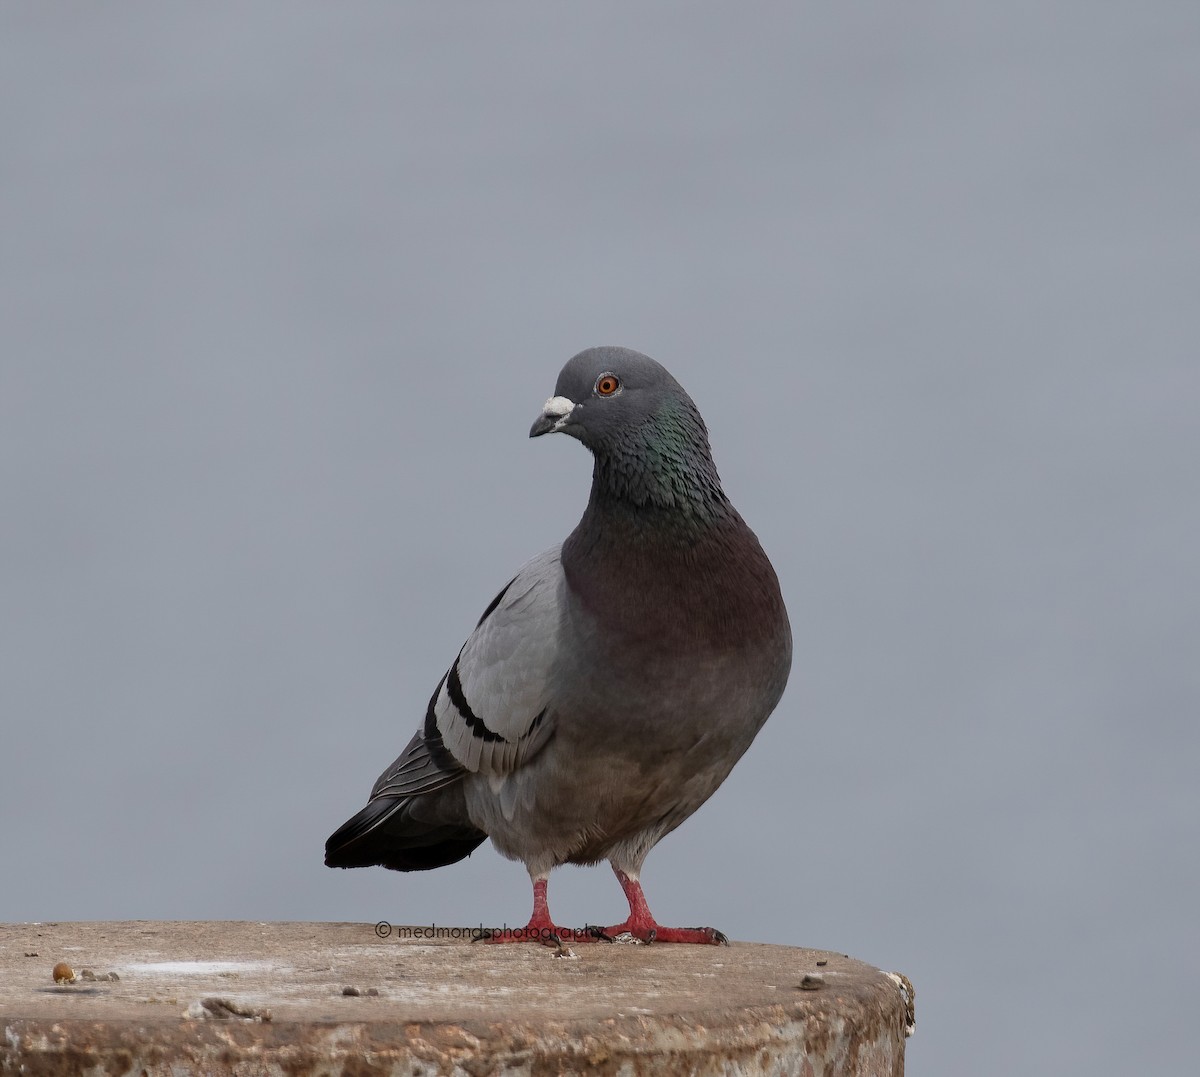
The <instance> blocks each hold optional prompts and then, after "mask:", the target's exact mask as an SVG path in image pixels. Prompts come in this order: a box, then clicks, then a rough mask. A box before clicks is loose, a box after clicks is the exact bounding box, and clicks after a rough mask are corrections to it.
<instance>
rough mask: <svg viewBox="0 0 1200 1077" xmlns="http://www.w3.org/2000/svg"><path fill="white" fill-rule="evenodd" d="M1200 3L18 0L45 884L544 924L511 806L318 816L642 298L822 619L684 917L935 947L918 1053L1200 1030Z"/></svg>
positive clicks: (866, 948) (22, 605)
mask: <svg viewBox="0 0 1200 1077" xmlns="http://www.w3.org/2000/svg"><path fill="white" fill-rule="evenodd" d="M1198 56H1200V6H1198V5H1197V4H1195V3H1194V2H1192V0H1188V2H1181V3H1167V2H1156V0H1149V2H1143V3H1138V4H1132V3H1129V4H1113V3H1095V2H1083V0H1079V2H1045V0H1041V2H1037V3H1032V2H1015V3H1008V4H1003V5H1001V4H993V5H982V4H974V5H971V4H950V3H913V4H906V5H895V4H887V3H863V4H854V5H848V4H838V5H833V4H830V5H814V4H760V5H718V4H696V3H687V4H684V3H656V4H650V5H647V4H640V3H639V4H620V3H616V4H604V5H599V4H593V5H588V6H584V5H563V4H550V3H545V4H531V3H506V4H502V5H501V4H497V5H474V6H471V7H464V6H458V5H455V6H453V8H451V7H449V6H446V5H429V4H423V5H416V4H383V3H376V4H363V3H360V4H354V5H347V4H338V5H332V4H315V3H310V4H303V3H288V4H281V3H261V4H256V5H241V4H218V3H210V4H205V5H200V6H196V5H181V4H155V5H134V4H125V5H116V6H114V5H103V6H96V5H82V4H62V5H43V4H15V3H14V4H5V5H3V6H2V7H0V146H2V147H3V148H2V151H0V349H2V351H0V495H2V497H3V514H2V516H0V721H2V723H3V726H2V739H0V756H2V759H3V779H2V781H0V821H2V832H0V834H2V836H0V863H2V864H3V868H2V869H0V870H2V873H3V875H2V882H0V919H4V920H35V919H39V920H46V919H64V920H65V919H109V918H114V919H126V918H167V919H171V918H233V919H306V918H311V919H331V920H363V921H368V922H371V921H375V920H379V919H388V920H391V921H393V922H397V923H400V922H407V923H430V922H434V921H436V922H438V923H460V924H478V923H480V922H482V923H485V924H496V923H503V922H508V923H518V922H524V919H525V918H526V917H527V915H528V912H529V894H528V881H527V879H526V876H525V873H524V871H523V870H522V868H521V867H520V865H518V864H512V863H509V862H507V861H504V860H502V859H501V858H500V857H499V856H498V855H497V854H496V853H495V852H494V851H492V850H491V849H490V847H485V848H484V849H482V850H480V852H479V853H477V854H476V855H475V856H473V857H472V858H471V859H470V860H469V861H467V862H466V863H464V864H461V865H458V866H455V867H452V868H447V869H444V870H441V871H437V872H433V873H427V874H422V875H410V876H402V875H398V874H394V873H390V872H385V871H383V870H369V871H354V872H337V873H335V872H332V871H329V870H327V869H325V868H324V867H323V866H322V863H321V857H322V846H323V842H324V840H325V838H326V836H327V835H328V834H329V833H330V832H331V831H332V830H333V829H334V828H335V827H336V826H337V825H339V824H340V823H341V822H342V821H343V820H344V819H345V818H347V817H348V816H349V815H350V814H351V813H353V812H354V811H356V810H357V809H358V808H359V807H360V806H361V805H362V803H363V802H364V800H365V797H366V795H367V793H368V791H369V789H370V786H371V783H372V782H373V781H374V779H375V777H376V775H377V774H378V772H379V771H380V770H381V769H382V768H383V767H384V766H385V765H386V764H387V763H388V762H390V761H391V759H392V758H393V756H394V755H395V754H396V753H397V752H398V751H399V749H400V748H401V747H402V746H403V745H404V743H405V742H406V741H407V739H408V737H409V735H410V734H411V732H412V730H413V729H414V728H415V727H416V723H417V722H418V721H419V720H420V718H421V716H422V714H423V710H424V706H425V703H426V701H427V699H428V697H429V694H430V692H431V691H432V690H433V687H434V686H435V685H436V683H437V681H438V679H439V677H440V676H441V674H442V672H443V671H444V669H445V667H446V665H447V664H448V663H449V662H450V660H451V659H452V658H453V656H454V654H455V653H456V651H457V648H458V647H459V645H460V644H461V642H462V639H463V638H464V636H465V635H466V633H467V632H468V631H469V629H470V628H471V627H472V626H473V624H474V622H475V619H476V618H477V617H478V616H479V614H480V612H481V611H482V610H483V608H484V606H485V605H486V604H487V602H488V601H489V600H490V599H491V598H492V596H493V595H494V594H495V592H496V590H497V589H498V588H499V587H500V586H501V585H502V584H503V583H504V582H505V581H506V580H507V579H508V578H509V576H510V575H511V574H512V572H513V571H514V570H515V569H516V568H517V566H519V565H520V564H521V563H522V562H523V561H524V560H525V559H526V558H528V557H530V556H532V555H533V554H535V553H537V552H538V551H540V550H541V549H543V548H545V547H546V546H549V545H550V544H552V543H554V542H556V541H558V540H560V539H561V538H562V537H564V536H565V535H566V533H567V532H568V531H569V529H570V528H571V527H572V526H573V524H574V522H575V520H576V519H577V517H578V514H579V512H580V510H581V509H582V507H583V504H584V502H585V500H586V496H587V488H588V479H589V475H590V462H589V460H588V458H587V455H586V453H585V452H584V451H583V450H582V449H581V447H580V446H579V445H577V444H575V443H573V442H570V441H568V440H566V439H549V440H541V441H537V442H530V441H529V440H528V439H527V437H526V434H527V431H528V428H529V424H530V423H531V422H532V420H533V418H534V416H535V414H536V413H537V411H538V409H539V408H540V406H541V404H542V402H543V400H544V399H545V398H546V397H547V396H548V395H550V393H551V391H552V389H553V386H554V381H555V378H556V376H557V373H558V369H559V367H560V366H561V364H562V363H563V362H564V361H565V360H566V359H567V358H568V357H569V356H571V355H572V354H574V353H575V352H576V351H578V350H580V349H581V348H584V347H586V346H589V345H593V344H600V343H618V344H625V345H628V346H630V347H635V348H638V349H640V350H642V351H646V352H648V353H649V354H651V355H653V356H655V357H656V358H657V359H659V360H660V361H662V362H663V363H664V364H666V365H667V366H668V367H669V368H670V369H671V370H672V371H673V372H674V373H675V374H676V376H677V377H678V378H679V379H680V380H681V381H682V382H683V384H684V385H685V386H687V387H688V388H689V390H690V391H691V393H692V395H693V396H694V397H695V399H696V401H697V402H698V403H699V405H700V407H701V410H702V411H703V413H704V415H705V417H706V419H707V420H708V424H709V427H710V430H711V434H712V440H713V444H714V450H715V453H716V456H717V462H718V465H719V466H720V468H721V471H722V475H723V477H724V479H725V484H726V487H727V488H728V490H729V491H730V493H731V495H732V496H733V498H734V500H735V502H736V504H737V505H738V506H739V508H740V509H741V510H742V513H743V515H744V516H745V517H746V518H747V519H748V520H749V521H750V523H751V525H752V526H753V527H754V528H755V529H756V530H757V532H758V534H759V536H760V538H761V539H762V541H763V543H764V545H765V546H766V548H767V550H768V551H769V553H770V554H771V555H772V558H773V560H774V562H775V565H776V567H777V569H778V571H779V574H780V577H781V579H782V581H783V585H784V589H785V593H786V596H787V600H788V604H789V609H790V612H791V617H792V622H793V626H794V630H795V635H796V642H797V648H796V663H795V669H794V672H793V678H792V682H791V685H790V687H789V689H788V692H787V695H786V696H785V697H784V700H783V703H782V704H781V706H780V708H779V710H778V711H777V712H776V714H775V716H774V717H773V718H772V720H771V721H770V722H769V723H768V725H767V727H766V728H765V730H764V731H763V733H762V734H761V736H760V737H759V739H758V741H757V742H756V744H755V746H754V747H753V748H752V749H751V751H750V753H749V754H748V755H747V757H746V758H745V759H744V761H743V762H742V763H741V765H740V766H739V767H738V769H737V770H736V771H735V772H734V774H733V776H732V777H731V778H730V780H729V781H728V782H727V783H726V785H725V787H724V788H723V789H722V790H721V791H720V792H719V793H718V794H717V795H716V796H715V797H714V799H713V800H712V802H711V803H710V804H709V805H707V806H706V807H705V808H704V809H703V810H702V811H701V812H700V813H699V814H698V815H697V816H695V817H694V818H693V819H692V820H690V821H689V822H688V823H687V824H686V825H685V826H684V827H683V828H681V829H680V830H679V831H677V832H676V833H675V834H674V835H672V836H671V837H670V838H668V839H667V840H666V841H665V842H664V843H663V844H662V845H661V846H659V848H658V850H657V851H656V852H655V854H654V855H652V856H651V858H650V861H649V863H648V865H647V870H646V874H645V882H646V886H647V892H648V895H649V897H650V901H651V904H652V906H653V908H654V909H655V911H656V913H657V914H658V916H659V917H660V919H662V920H663V921H664V922H675V923H681V924H693V923H711V924H714V925H716V926H718V927H720V928H722V929H723V930H725V931H726V932H728V933H729V934H730V935H731V936H733V937H735V938H743V939H759V940H769V941H778V942H782V943H793V944H803V945H811V946H819V947H828V948H831V949H836V950H845V951H847V952H850V953H853V954H855V955H856V956H859V957H861V958H864V959H865V960H868V961H870V962H872V963H874V964H877V965H880V966H881V967H883V968H886V969H899V970H901V971H903V972H905V973H907V974H908V975H909V976H911V977H912V979H913V980H914V981H915V983H916V985H917V990H918V1004H919V1005H918V1025H919V1027H918V1031H917V1035H916V1037H915V1038H914V1039H913V1040H911V1041H910V1043H909V1065H910V1067H911V1072H913V1073H921V1074H933V1075H949V1074H958V1073H963V1072H968V1071H970V1072H972V1073H975V1074H981V1075H985V1077H986V1075H991V1074H997V1075H998V1074H1002V1073H1011V1072H1017V1071H1019V1072H1035V1071H1038V1070H1041V1071H1044V1072H1054V1073H1058V1072H1090V1073H1101V1072H1105V1073H1114V1074H1116V1073H1133V1072H1143V1073H1149V1072H1167V1071H1172V1070H1173V1071H1176V1072H1182V1071H1183V1070H1185V1069H1186V1068H1187V1066H1188V1065H1189V1064H1190V1063H1194V1050H1193V1048H1192V1045H1191V1041H1192V1039H1193V1038H1194V1036H1193V1034H1192V1031H1191V1030H1192V1027H1193V1026H1194V1022H1195V1016H1194V1010H1195V1000H1196V993H1195V983H1196V980H1195V976H1196V964H1197V959H1198V958H1200V929H1198V927H1197V916H1196V909H1197V908H1200V865H1198V856H1197V849H1198V848H1200V824H1198V820H1200V782H1198V781H1197V770H1198V762H1200V724H1198V717H1200V660H1198V659H1200V606H1198V603H1197V595H1198V585H1200V578H1198V577H1200V552H1198V551H1200V499H1198V496H1197V495H1198V489H1200V481H1198V480H1200V474H1198V471H1200V465H1198V461H1200V417H1198V416H1200V354H1198V350H1197V338H1198V335H1200V333H1198V331H1200V197H1198V195H1197V192H1200V134H1198V132H1200V62H1198V61H1197V57H1198ZM551 900H552V907H553V908H554V911H555V914H556V916H558V917H559V918H560V919H561V920H562V921H564V922H567V923H571V922H575V921H579V922H583V921H588V922H598V921H605V920H612V919H614V918H618V917H619V916H621V915H622V914H623V909H624V906H623V902H622V898H621V894H620V891H619V889H618V887H617V885H616V882H615V881H614V880H613V879H612V877H611V874H610V873H609V872H608V871H607V869H604V868H600V869H593V870H590V871H584V870H575V869H572V870H565V871H563V872H560V873H558V874H557V875H556V876H555V877H554V879H553V880H552V885H551ZM364 930H367V931H369V929H364ZM364 937H365V938H367V937H371V936H369V935H368V936H364Z"/></svg>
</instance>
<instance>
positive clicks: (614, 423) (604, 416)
mask: <svg viewBox="0 0 1200 1077" xmlns="http://www.w3.org/2000/svg"><path fill="white" fill-rule="evenodd" d="M550 433H562V434H569V435H570V436H571V437H574V438H577V439H578V440H579V441H582V442H583V444H584V445H586V446H587V448H588V449H590V450H591V452H592V455H593V456H594V457H595V460H596V465H595V469H594V471H593V480H592V500H593V502H595V501H596V500H597V499H603V500H609V499H616V500H620V501H625V502H628V503H632V504H634V505H641V506H655V507H660V508H678V509H684V510H687V509H695V508H699V507H703V506H704V505H706V504H708V505H711V504H712V503H715V502H717V501H720V502H724V500H725V497H724V494H723V493H722V492H721V484H720V479H719V478H718V477H717V470H716V467H715V465H714V464H713V461H712V455H711V452H710V450H709V444H708V431H707V429H706V428H705V426H704V420H703V419H702V418H701V417H700V413H699V411H697V409H696V405H695V404H694V403H692V398H691V397H690V396H688V394H687V392H686V391H685V390H684V388H683V386H681V385H680V384H679V382H677V381H676V380H675V379H674V378H673V377H672V376H671V374H670V372H669V371H667V369H666V368H665V367H663V366H661V365H660V364H659V363H656V362H655V361H654V360H653V359H651V358H650V357H649V356H647V355H642V354H641V353H640V352H635V351H631V350H630V349H629V348H616V347H604V348H589V349H588V350H587V351H582V352H580V353H579V354H578V355H576V356H575V357H574V358H573V359H571V360H569V361H568V363H567V365H566V366H564V367H563V368H562V372H561V373H560V374H559V376H558V384H557V385H556V386H555V388H554V396H552V397H551V398H550V399H549V400H547V401H546V405H545V407H544V408H543V409H542V413H541V415H539V416H538V418H537V420H536V421H535V422H534V424H533V427H532V428H531V429H530V431H529V436H530V437H539V436H540V435H542V434H550Z"/></svg>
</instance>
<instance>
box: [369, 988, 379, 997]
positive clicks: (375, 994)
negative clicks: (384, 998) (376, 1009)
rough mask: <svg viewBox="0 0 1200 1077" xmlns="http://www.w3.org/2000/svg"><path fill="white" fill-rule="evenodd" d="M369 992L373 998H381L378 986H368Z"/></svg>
mask: <svg viewBox="0 0 1200 1077" xmlns="http://www.w3.org/2000/svg"><path fill="white" fill-rule="evenodd" d="M367 994H368V995H370V996H371V998H379V988H378V987H368V988H367Z"/></svg>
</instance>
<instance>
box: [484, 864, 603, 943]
mask: <svg viewBox="0 0 1200 1077" xmlns="http://www.w3.org/2000/svg"><path fill="white" fill-rule="evenodd" d="M546 883H547V880H546V879H545V878H544V877H543V878H538V879H534V880H533V915H532V916H530V917H529V923H527V924H526V925H525V926H524V927H517V928H512V927H506V928H503V929H501V930H499V931H491V932H489V933H488V934H487V935H485V936H483V937H484V938H485V939H486V940H487V941H488V942H540V943H541V944H542V945H543V946H556V945H559V944H560V943H564V942H593V941H595V938H596V936H595V934H594V933H590V932H588V931H586V930H585V931H575V930H572V929H571V928H569V927H559V926H558V925H557V924H556V923H555V922H554V921H553V920H551V919H550V902H549V901H548V900H547V898H546Z"/></svg>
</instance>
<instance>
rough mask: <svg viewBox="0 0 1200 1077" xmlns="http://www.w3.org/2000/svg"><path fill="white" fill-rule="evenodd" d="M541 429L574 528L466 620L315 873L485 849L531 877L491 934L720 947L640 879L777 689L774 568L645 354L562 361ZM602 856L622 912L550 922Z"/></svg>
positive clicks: (712, 934) (782, 667) (784, 655)
mask: <svg viewBox="0 0 1200 1077" xmlns="http://www.w3.org/2000/svg"><path fill="white" fill-rule="evenodd" d="M549 433H561V434H566V435H567V436H569V437H573V438H576V439H577V440H579V441H581V442H583V444H584V445H585V446H586V447H587V448H588V449H589V450H590V451H591V453H592V456H593V470H592V487H591V495H590V497H589V500H588V503H587V507H586V509H585V510H584V513H583V517H582V519H581V520H580V521H579V524H578V526H577V527H576V528H575V530H574V531H572V532H571V534H570V535H569V536H568V537H567V539H566V540H565V541H564V542H563V543H561V545H559V546H555V547H553V548H552V549H549V550H547V551H546V552H545V553H543V554H541V555H540V556H538V557H535V558H534V559H533V560H532V561H530V562H529V563H528V564H526V565H525V566H524V567H523V568H522V569H521V570H520V572H518V573H517V574H516V575H515V576H514V577H513V578H512V579H511V580H510V581H509V582H508V583H507V584H506V585H505V586H504V588H503V589H502V590H501V591H500V593H499V594H498V595H497V596H496V597H495V598H494V599H493V600H492V602H491V603H490V604H489V605H488V607H487V609H485V610H484V611H483V616H482V617H481V618H480V619H479V623H478V624H477V625H476V626H475V630H474V631H473V632H472V633H471V635H470V637H469V638H468V639H467V641H466V643H465V644H463V647H462V649H461V650H460V651H459V652H458V656H457V657H456V658H455V659H454V662H453V664H452V665H451V666H450V668H449V669H448V670H447V671H446V673H445V675H444V676H443V677H442V679H441V681H439V682H438V686H437V688H436V689H435V690H434V693H433V696H432V698H431V699H430V701H429V706H428V708H427V710H426V712H425V720H424V723H423V724H422V725H421V728H420V729H419V730H418V731H417V733H416V734H415V736H414V737H413V738H412V740H411V741H409V744H408V747H406V748H405V749H404V751H403V752H402V753H401V754H400V757H399V758H398V759H397V760H396V761H395V762H394V763H393V764H392V765H391V766H390V767H388V768H387V770H385V771H384V772H383V774H382V775H381V776H380V778H379V780H378V781H377V782H376V783H375V786H374V788H373V789H372V790H371V796H370V800H369V802H368V803H367V806H366V807H365V808H363V809H362V811H360V812H359V813H358V814H357V815H355V816H354V817H353V818H352V819H350V820H349V821H348V822H347V823H345V824H344V825H343V826H342V827H341V828H339V829H338V830H337V831H336V832H335V833H334V834H333V835H332V836H331V837H330V838H329V840H328V842H327V843H326V846H325V863H326V864H327V865H328V866H330V867H340V868H351V867H366V866H371V865H382V866H383V867H386V868H392V869H395V870H397V871H424V870H427V869H430V868H437V867H441V866H443V865H446V864H452V863H454V862H456V861H458V860H461V859H463V858H464V857H466V856H468V855H469V854H470V853H471V852H472V851H473V850H474V849H476V848H477V847H478V846H479V845H480V844H481V843H482V842H483V841H484V840H485V839H486V838H491V840H492V844H493V845H494V846H495V848H496V849H497V850H498V851H499V852H500V853H501V854H503V855H504V856H506V857H508V858H510V859H513V860H520V861H522V862H523V863H524V864H525V867H526V869H527V870H528V872H529V876H530V879H531V881H532V883H533V913H532V915H531V916H530V919H529V923H528V924H527V925H526V926H525V927H524V928H516V929H505V930H504V931H494V932H492V933H491V938H492V941H497V942H504V941H541V942H556V943H559V944H561V942H562V940H563V939H573V940H584V939H588V938H596V939H607V940H615V939H618V938H619V939H622V940H623V941H628V940H633V941H638V942H643V943H645V942H656V943H663V942H680V943H721V942H725V941H726V940H725V936H724V935H723V934H722V933H721V932H719V931H717V930H715V929H714V928H709V927H695V928H690V927H684V928H672V927H663V926H661V925H659V924H658V923H657V922H656V920H655V919H654V917H653V915H652V914H651V912H650V908H649V905H648V904H647V902H646V898H645V895H644V893H643V891H642V886H641V882H640V876H641V870H642V864H643V862H644V861H645V859H646V855H647V854H648V853H649V852H650V850H651V849H652V848H653V847H654V846H655V845H656V844H657V843H658V841H659V840H660V839H661V838H663V837H664V836H665V835H667V834H669V833H670V832H671V831H672V830H674V829H675V828H676V827H677V826H679V824H680V823H682V822H683V821H684V820H685V819H687V818H688V817H689V816H690V815H691V814H692V813H693V812H695V811H696V809H697V808H699V807H700V805H702V804H703V803H704V802H705V801H706V800H707V799H708V798H709V797H710V796H711V795H712V794H713V792H714V791H715V790H716V789H717V787H718V786H719V785H720V784H721V783H722V782H723V781H724V780H725V778H726V776H727V775H728V774H729V772H730V770H731V769H732V768H733V765H734V764H735V763H736V762H737V761H738V759H739V758H740V757H741V756H742V754H743V753H744V752H745V751H746V749H747V748H748V747H749V746H750V743H751V741H752V740H753V739H754V737H755V734H757V733H758V731H759V729H760V728H761V727H762V725H763V723H764V722H765V721H766V720H767V717H768V716H769V715H770V713H771V712H772V710H774V708H775V705H776V704H777V703H778V702H779V699H780V697H781V696H782V694H783V690H784V686H785V685H786V683H787V679H788V673H789V671H790V669H791V660H792V641H791V629H790V626H789V624H788V617H787V611H786V609H785V607H784V602H783V597H782V595H781V594H780V589H779V582H778V580H777V578H776V575H775V570H774V569H773V568H772V566H771V562H770V561H769V560H768V559H767V555H766V554H765V553H764V552H763V549H762V547H761V546H760V544H759V542H758V539H757V538H756V537H755V535H754V533H753V532H752V531H751V530H750V528H749V527H747V526H746V524H745V522H744V521H743V520H742V518H741V516H739V515H738V513H737V511H736V510H735V509H734V507H733V505H732V504H731V503H730V501H729V498H728V497H727V496H726V495H725V492H724V491H723V490H722V488H721V482H720V479H719V478H718V476H717V469H716V467H715V465H714V464H713V459H712V454H711V451H710V449H709V441H708V431H707V428H706V427H705V425H704V421H703V419H701V417H700V413H699V411H698V410H697V409H696V405H695V404H694V403H693V402H692V399H691V397H690V396H688V394H687V393H686V392H685V391H684V389H683V387H682V386H681V385H680V384H679V383H678V382H677V381H676V380H675V379H674V378H673V377H672V376H671V375H670V373H668V372H667V370H666V369H665V368H664V367H662V366H660V365H659V364H658V363H657V362H655V361H654V360H653V359H651V358H649V357H648V356H645V355H642V354H641V353H639V352H636V351H631V350H630V349H627V348H618V347H601V348H590V349H588V350H586V351H583V352H580V353H579V354H578V355H576V356H575V357H574V358H573V359H571V360H570V361H569V362H568V363H567V364H566V366H564V367H563V369H562V372H561V373H560V374H559V377H558V383H557V385H556V387H555V390H554V395H553V396H552V397H550V399H549V400H547V401H546V404H545V406H544V408H543V409H542V412H541V414H540V415H539V416H538V418H537V420H536V421H535V422H534V424H533V427H532V429H531V430H530V431H529V436H530V437H540V436H541V435H543V434H549ZM601 860H607V861H608V862H609V864H610V865H611V866H612V869H613V871H614V872H615V873H616V876H617V879H618V881H619V882H620V884H621V886H622V888H623V890H624V892H625V896H626V898H627V899H628V902H629V916H628V917H627V918H626V919H625V920H624V921H623V922H622V923H620V924H616V925H613V926H612V927H606V928H588V929H586V930H577V931H570V930H568V929H564V928H561V927H559V926H558V925H556V924H555V923H554V921H553V919H552V918H551V916H550V909H549V903H548V899H547V882H548V879H549V875H550V872H551V870H552V869H553V868H555V867H557V866H558V865H560V864H596V863H599V862H600V861H601Z"/></svg>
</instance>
